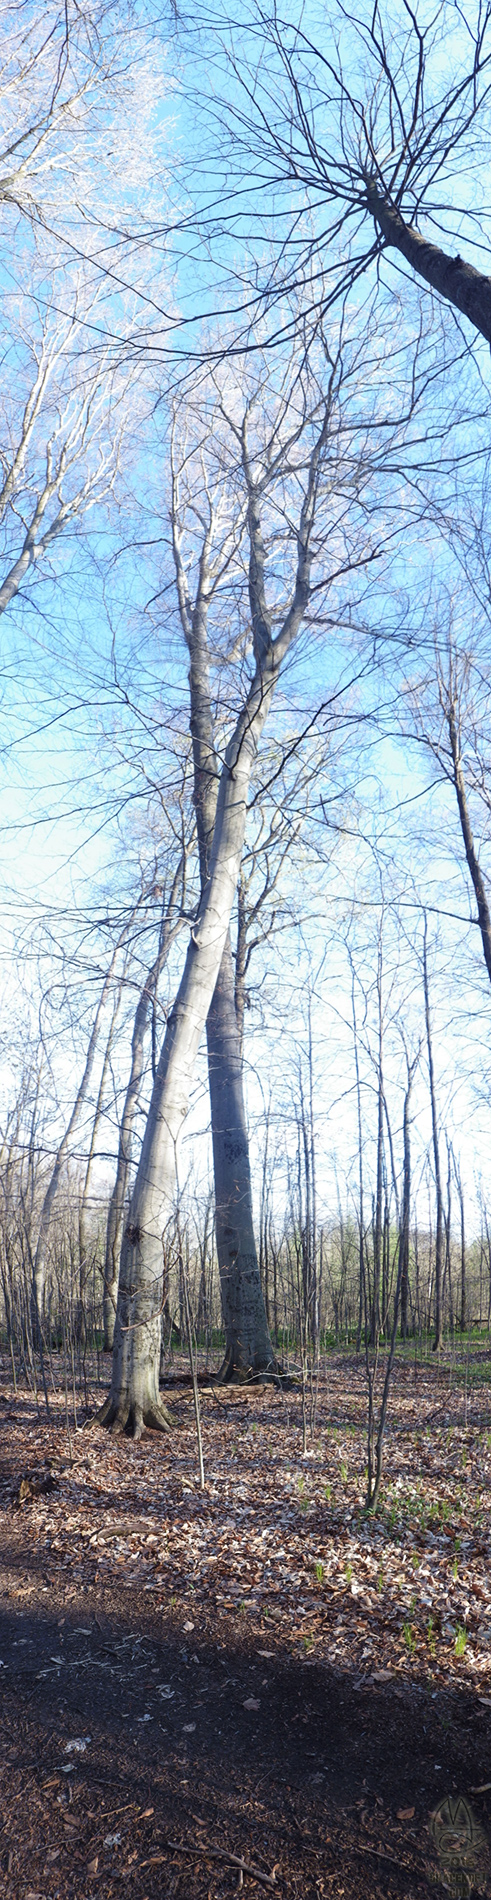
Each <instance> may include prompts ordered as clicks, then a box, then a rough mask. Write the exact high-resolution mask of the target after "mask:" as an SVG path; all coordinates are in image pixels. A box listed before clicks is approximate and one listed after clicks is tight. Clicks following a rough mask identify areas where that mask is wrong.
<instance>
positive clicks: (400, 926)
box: [0, 0, 491, 1433]
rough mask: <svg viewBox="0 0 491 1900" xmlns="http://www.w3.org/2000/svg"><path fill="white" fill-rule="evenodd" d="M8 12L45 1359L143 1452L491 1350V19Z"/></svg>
mask: <svg viewBox="0 0 491 1900" xmlns="http://www.w3.org/2000/svg"><path fill="white" fill-rule="evenodd" d="M3 14H4V29H5V49H6V59H5V68H4V76H3V80H2V88H3V91H2V96H3V100H4V120H5V132H4V153H3V161H2V162H3V173H4V176H3V182H2V217H3V232H4V247H3V262H2V275H3V288H4V302H3V319H2V321H3V334H4V360H5V363H6V365H7V367H8V374H7V375H6V377H5V379H4V394H3V397H2V412H1V455H2V489H1V495H0V509H1V524H2V536H3V556H2V560H3V568H2V581H1V587H0V608H1V612H2V616H3V619H2V628H3V630H4V636H5V641H4V670H3V684H4V696H3V719H4V729H5V741H4V746H3V762H4V769H5V787H6V789H5V813H6V816H5V823H4V829H3V839H4V854H5V873H4V882H5V891H6V899H7V902H6V907H5V912H6V922H5V927H4V939H3V943H4V949H3V954H4V971H5V979H4V1007H3V1022H2V1079H3V1082H4V1084H5V1088H4V1097H5V1107H4V1111H3V1117H2V1149H1V1182H0V1193H1V1200H0V1276H1V1301H2V1333H3V1341H4V1344H5V1346H6V1349H7V1352H8V1353H9V1354H10V1359H11V1365H12V1373H13V1376H14V1379H15V1378H17V1377H20V1376H21V1375H26V1376H27V1377H28V1379H29V1382H30V1383H31V1384H32V1383H33V1382H34V1385H35V1387H36V1389H37V1386H38V1384H39V1383H40V1382H41V1384H42V1383H43V1381H44V1380H45V1369H43V1368H44V1361H45V1359H46V1357H47V1359H48V1360H49V1357H50V1354H52V1352H53V1349H54V1348H56V1347H59V1346H60V1345H61V1344H62V1346H63V1353H64V1355H65V1361H66V1363H67V1364H68V1362H70V1365H71V1367H72V1373H74V1368H75V1365H76V1366H77V1368H78V1374H79V1373H80V1371H81V1367H82V1363H83V1360H84V1354H86V1353H87V1352H90V1353H91V1354H93V1352H94V1351H96V1352H97V1354H98V1355H100V1353H101V1351H102V1348H103V1347H105V1349H106V1351H110V1350H112V1348H113V1336H114V1329H115V1327H116V1347H115V1350H114V1351H113V1371H112V1386H111V1398H110V1405H109V1414H108V1417H109V1416H110V1422H111V1421H112V1423H113V1424H114V1425H115V1426H121V1427H122V1426H125V1427H127V1428H128V1429H132V1430H135V1431H136V1432H137V1433H138V1432H139V1431H140V1429H142V1426H143V1424H144V1423H153V1424H160V1425H162V1426H165V1424H166V1419H165V1408H164V1407H163V1406H162V1405H161V1402H160V1399H159V1371H160V1367H161V1355H162V1353H163V1355H164V1358H163V1359H162V1365H163V1364H164V1361H165V1355H166V1353H167V1352H168V1351H170V1350H171V1348H172V1342H173V1339H174V1338H176V1339H177V1340H178V1341H179V1342H182V1340H183V1339H185V1336H186V1327H187V1328H188V1331H189V1328H190V1329H191V1332H192V1333H193V1335H194V1336H195V1338H196V1341H197V1342H198V1345H199V1349H200V1352H201V1351H202V1350H204V1351H205V1353H209V1352H211V1351H212V1349H213V1351H215V1353H216V1354H218V1349H219V1347H222V1348H223V1352H222V1376H223V1377H224V1378H225V1379H233V1378H237V1379H238V1380H239V1381H243V1380H244V1379H247V1378H249V1377H253V1378H258V1377H261V1376H269V1375H271V1374H273V1375H275V1374H279V1373H281V1370H282V1369H284V1368H288V1367H289V1365H290V1362H291V1361H293V1360H296V1361H298V1360H299V1358H300V1361H301V1362H302V1365H308V1367H309V1369H310V1370H311V1369H312V1367H313V1366H314V1365H315V1363H316V1360H317V1358H318V1355H319V1352H320V1351H321V1350H322V1349H324V1347H325V1346H326V1345H327V1344H328V1343H330V1342H332V1343H334V1344H335V1346H338V1345H339V1344H341V1343H342V1344H353V1345H356V1347H357V1349H358V1350H360V1348H361V1347H362V1346H363V1345H365V1346H367V1348H369V1349H370V1350H371V1351H373V1350H375V1349H376V1348H377V1346H378V1344H380V1346H385V1345H386V1344H389V1345H390V1342H391V1340H392V1339H393V1338H394V1340H395V1339H396V1337H397V1338H401V1339H402V1340H404V1339H405V1338H407V1339H412V1340H413V1341H419V1342H420V1345H421V1346H422V1345H423V1342H424V1349H425V1351H426V1348H427V1347H428V1349H429V1348H430V1346H434V1347H435V1348H436V1350H437V1351H439V1350H440V1348H441V1346H442V1341H443V1338H444V1335H445V1334H447V1333H448V1334H449V1335H450V1336H451V1337H452V1338H453V1337H454V1335H455V1334H457V1333H460V1334H462V1335H465V1334H466V1333H467V1332H468V1333H469V1334H471V1333H472V1330H473V1329H476V1328H478V1329H480V1330H489V1318H490V1310H491V1290H490V1289H491V1252H490V1248H491V1240H490V1219H491V1214H490V1212H489V1207H488V1202H489V1195H488V1185H487V1167H486V1158H487V1152H488V1146H489V1063H488V1036H487V1029H488V1022H489V980H490V977H491V919H490V910H489V898H488V889H489V883H488V853H489V812H490V790H489V786H490V778H489V685H490V655H489V577H488V531H487V517H488V506H489V503H488V488H489V363H488V355H489V335H490V334H491V331H490V325H489V312H488V308H487V303H486V297H488V296H489V292H488V288H487V286H488V278H487V276H486V269H485V264H486V255H487V253H486V245H487V224H486V217H487V213H486V206H485V202H484V198H483V195H482V191H481V184H480V179H481V172H480V154H481V153H482V151H483V150H484V148H485V128H486V124H487V111H488V77H487V75H488V51H487V35H488V21H487V14H482V12H481V11H480V10H479V11H478V12H476V18H475V20H472V21H471V20H469V21H468V22H467V23H466V25H464V24H463V22H462V20H461V17H460V14H459V13H458V10H457V9H455V8H454V7H453V6H451V5H443V6H442V7H441V8H440V9H439V10H438V12H437V15H436V16H435V19H433V18H430V16H429V14H428V16H427V14H426V11H425V9H424V8H422V9H421V13H420V14H418V15H417V16H416V15H414V16H413V14H412V13H411V12H410V10H408V9H407V8H406V7H405V6H404V5H403V6H402V7H401V9H400V13H399V12H398V10H397V8H396V9H395V10H394V11H393V12H390V14H387V18H386V19H385V16H383V14H382V12H381V11H380V10H379V9H378V7H377V8H375V11H374V12H373V13H370V14H369V13H367V15H366V18H365V17H363V18H361V19H360V21H358V22H353V23H351V24H349V25H348V23H347V22H346V21H345V20H344V16H343V24H342V27H341V31H340V37H339V38H336V34H335V33H334V32H333V36H332V43H331V41H329V43H328V42H327V41H326V43H325V44H324V40H323V38H322V34H323V33H324V32H325V26H322V22H320V21H319V20H318V19H317V14H316V11H315V8H313V9H312V14H311V17H310V16H309V20H308V21H307V19H305V18H304V17H303V16H302V20H300V18H299V19H298V20H294V19H293V17H292V18H289V19H286V20H285V21H284V22H283V23H281V22H280V21H279V19H278V17H277V15H276V13H273V12H272V13H271V17H269V16H268V15H267V14H263V13H262V12H261V11H259V10H256V9H255V7H254V6H252V7H251V9H250V11H249V12H248V13H247V15H246V16H244V20H243V21H241V23H240V26H239V25H237V24H236V25H234V24H233V23H232V22H231V21H230V20H229V19H228V18H227V16H226V15H225V14H223V15H221V14H220V12H219V10H218V11H217V13H216V15H215V16H212V15H208V14H207V13H206V12H205V11H204V10H203V13H202V14H198V17H197V18H194V19H193V21H192V22H191V21H190V20H188V19H187V18H186V16H185V15H182V16H179V17H177V16H176V17H174V15H172V14H170V15H168V16H167V15H166V14H165V12H164V11H163V10H162V9H159V8H156V7H154V6H153V5H152V4H150V3H149V4H146V0H145V3H142V4H138V3H137V0H135V4H129V3H128V5H126V6H125V8H124V21H122V14H121V8H115V7H113V6H112V5H111V4H105V3H103V0H99V4H98V5H95V6H94V5H90V4H87V5H84V6H83V7H77V8H74V9H73V14H72V12H71V10H70V7H69V8H68V10H67V9H65V8H63V9H57V7H56V6H54V7H53V9H52V12H51V15H50V23H49V30H46V32H44V30H43V31H42V30H41V27H40V23H39V21H38V19H37V15H36V11H35V9H33V8H30V7H29V6H27V7H26V6H20V5H18V4H16V3H15V0H13V3H12V4H10V5H6V6H5V8H4V9H3ZM340 20H341V15H340ZM123 28H124V30H123ZM321 28H322V31H321ZM319 34H320V35H321V37H320V38H319ZM450 46H451V49H452V50H451V57H450V54H449V50H448V49H449V47H450ZM197 61H198V63H199V62H200V61H201V62H202V65H201V68H200V70H202V71H203V74H204V73H205V71H207V72H208V75H209V83H208V81H207V83H206V84H204V85H203V87H202V88H199V87H197V86H196V83H195V74H196V62H197ZM273 74H274V75H275V79H274V83H273V77H272V76H273ZM456 75H457V77H456ZM220 100H221V104H220V103H219V102H220ZM483 141H484V144H483ZM251 181H252V182H251ZM219 188H220V194H221V195H218V196H217V194H219ZM471 200H472V213H471V212H470V209H469V206H470V203H471ZM481 200H482V202H481ZM218 204H219V209H218V208H217V206H218ZM445 221H446V222H445ZM444 227H445V229H444ZM444 237H445V243H443V238H444ZM457 242H459V244H461V246H462V251H463V254H464V255H463V256H462V257H461V256H460V252H459V253H458V254H457V253H455V254H454V253H452V257H451V258H450V257H449V254H448V245H449V244H451V245H452V246H453V245H454V244H457ZM401 260H402V264H401ZM205 1041H206V1054H205ZM121 1261H122V1263H123V1264H122V1268H121V1274H120V1262H121ZM187 1301H189V1314H188V1319H186V1302H187ZM135 1302H136V1304H135ZM101 1363H103V1362H101ZM206 1363H208V1361H207V1362H206ZM105 1364H106V1366H107V1365H108V1364H109V1361H106V1362H105ZM78 1374H77V1376H78Z"/></svg>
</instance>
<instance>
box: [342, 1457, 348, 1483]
mask: <svg viewBox="0 0 491 1900" xmlns="http://www.w3.org/2000/svg"><path fill="white" fill-rule="evenodd" d="M347 1477H348V1466H347V1465H345V1464H344V1461H343V1464H342V1465H341V1481H342V1483H343V1484H346V1481H347Z"/></svg>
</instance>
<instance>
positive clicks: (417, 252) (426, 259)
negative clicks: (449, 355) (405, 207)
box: [365, 177, 491, 343]
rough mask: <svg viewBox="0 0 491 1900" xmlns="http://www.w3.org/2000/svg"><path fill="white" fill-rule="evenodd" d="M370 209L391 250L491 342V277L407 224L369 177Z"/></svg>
mask: <svg viewBox="0 0 491 1900" xmlns="http://www.w3.org/2000/svg"><path fill="white" fill-rule="evenodd" d="M365 183H366V193H367V202H368V209H369V211H370V212H371V215H372V218H373V219H374V221H375V224H377V225H378V227H379V230H380V231H381V232H382V236H383V238H384V240H385V244H386V245H388V246H389V247H390V248H391V249H394V250H396V251H399V252H400V254H401V256H402V257H405V258H406V262H407V263H408V264H410V265H411V267H412V269H413V270H414V271H416V272H417V275H418V277H422V278H423V279H424V282H425V283H426V284H430V285H431V289H432V290H437V291H438V293H439V295H440V297H444V298H445V299H446V301H447V302H448V303H451V304H453V305H454V306H455V309H456V310H461V311H462V315H463V316H464V317H468V319H469V323H472V324H473V326H474V329H476V330H479V331H480V333H481V336H483V337H485V338H486V342H487V343H491V278H489V277H488V276H486V274H485V272H484V271H479V270H475V268H474V265H473V264H466V262H465V259H464V258H463V257H459V256H455V255H454V256H453V257H450V256H449V254H448V252H447V251H442V250H441V249H440V245H439V244H431V243H429V242H428V239H427V238H424V237H422V236H421V232H420V231H417V230H416V229H415V226H414V225H412V224H406V223H405V220H404V218H403V217H401V213H400V211H399V209H398V207H397V205H394V204H392V203H391V200H390V198H388V197H384V196H383V194H382V193H381V192H380V190H379V189H378V186H377V185H376V183H375V181H374V179H372V178H369V177H367V178H366V180H365Z"/></svg>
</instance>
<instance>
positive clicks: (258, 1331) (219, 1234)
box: [206, 933, 274, 1380]
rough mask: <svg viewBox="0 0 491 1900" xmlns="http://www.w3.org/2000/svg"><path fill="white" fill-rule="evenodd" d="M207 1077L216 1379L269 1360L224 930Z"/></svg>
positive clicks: (260, 1368) (261, 1368) (268, 1365)
mask: <svg viewBox="0 0 491 1900" xmlns="http://www.w3.org/2000/svg"><path fill="white" fill-rule="evenodd" d="M206 1037H207V1045H208V1076H209V1084H210V1101H211V1126H212V1138H213V1166H214V1174H215V1225H216V1243H217V1255H218V1267H219V1273H220V1290H221V1297H222V1312H223V1321H224V1327H225V1341H226V1350H225V1360H224V1364H223V1367H222V1372H221V1378H222V1380H225V1379H231V1378H233V1377H236V1378H238V1379H239V1380H240V1379H244V1380H246V1379H248V1378H250V1377H251V1374H254V1373H261V1372H265V1371H267V1370H268V1369H272V1368H273V1367H274V1352H273V1348H272V1344H271V1340H270V1336H269V1330H268V1323H267V1319H266V1312H265V1307H264V1300H263V1294H262V1287H261V1281H260V1275H259V1265H258V1259H257V1251H256V1240H255V1234H254V1221H253V1212H252V1187H251V1170H250V1163H249V1137H248V1132H247V1122H246V1116H245V1106H244V1089H243V1069H242V1055H241V1049H240V1036H239V1027H238V1023H237V1014H236V1007H235V979H234V966H233V959H232V949H231V943H230V933H229V934H228V935H227V938H226V942H225V948H224V952H223V956H222V961H221V964H220V970H219V975H218V980H217V983H216V986H215V990H214V994H213V1000H212V1003H211V1007H210V1009H209V1011H208V1020H207V1024H206Z"/></svg>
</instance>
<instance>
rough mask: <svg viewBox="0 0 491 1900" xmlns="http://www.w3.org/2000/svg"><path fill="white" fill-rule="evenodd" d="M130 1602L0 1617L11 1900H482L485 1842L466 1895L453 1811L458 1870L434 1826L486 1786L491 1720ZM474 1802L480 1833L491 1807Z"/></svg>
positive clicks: (478, 1711) (247, 1635)
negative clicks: (311, 1899) (477, 1897)
mask: <svg viewBox="0 0 491 1900" xmlns="http://www.w3.org/2000/svg"><path fill="white" fill-rule="evenodd" d="M4 1554H5V1557H6V1561H7V1563H8V1562H9V1561H10V1565H11V1573H12V1558H13V1552H12V1556H11V1557H10V1559H9V1553H8V1551H7V1552H5V1553H4ZM42 1575H43V1567H42V1563H40V1567H39V1588H40V1589H41V1588H42V1587H43V1585H42V1583H41V1577H42ZM33 1577H35V1564H34V1561H32V1562H31V1578H33ZM44 1589H45V1590H46V1585H44ZM121 1596H122V1600H121V1597H120V1598H119V1599H116V1598H115V1597H114V1595H112V1596H111V1595H110V1593H108V1594H107V1595H106V1596H103V1598H102V1601H101V1593H100V1591H99V1593H98V1597H97V1612H96V1614H94V1610H93V1608H92V1607H91V1600H90V1599H91V1592H90V1590H87V1591H85V1592H83V1593H82V1592H81V1593H80V1597H79V1599H78V1601H77V1603H76V1605H75V1607H74V1606H73V1604H72V1605H71V1606H70V1614H67V1613H64V1612H63V1607H62V1604H61V1603H60V1605H59V1607H58V1606H57V1604H56V1603H55V1602H54V1601H53V1600H52V1598H51V1596H49V1600H47V1601H46V1607H45V1608H44V1607H42V1606H40V1604H39V1602H38V1603H37V1604H36V1606H35V1607H34V1606H33V1607H32V1608H31V1607H30V1608H29V1609H26V1610H25V1611H22V1610H19V1608H18V1606H17V1605H16V1603H15V1600H14V1599H13V1598H12V1597H9V1599H8V1601H5V1599H3V1600H2V1602H1V1604H0V1657H1V1659H2V1668H1V1670H0V1680H1V1685H2V1726H1V1748H2V1755H3V1766H4V1777H3V1815H2V1822H3V1835H2V1848H1V1856H0V1864H1V1866H2V1869H3V1892H4V1894H5V1896H6V1900H65V1896H69V1895H74V1896H76V1900H84V1897H85V1895H90V1896H92V1895H94V1896H96V1895H99V1896H101V1900H102V1897H103V1900H109V1896H111V1895H115V1894H116V1893H117V1892H118V1891H120V1890H121V1887H122V1885H123V1888H124V1890H126V1891H127V1892H128V1895H129V1896H133V1895H134V1896H135V1900H154V1896H157V1895H159V1896H165V1900H167V1896H182V1900H184V1896H189V1900H201V1896H203V1900H204V1897H205V1896H206V1900H215V1897H216V1900H220V1897H221V1896H223V1900H228V1896H229V1895H230V1896H231V1895H232V1894H233V1893H235V1892H236V1891H237V1889H238V1885H239V1884H240V1883H241V1882H243V1885H244V1891H246V1890H247V1891H249V1892H250V1893H251V1894H252V1893H254V1892H257V1893H258V1894H259V1893H261V1892H263V1893H265V1892H266V1891H267V1890H268V1889H269V1890H271V1886H270V1883H271V1881H272V1880H274V1890H275V1891H277V1892H278V1894H279V1895H298V1896H300V1895H301V1896H302V1900H304V1896H311V1895H312V1896H314V1895H316V1896H321V1897H322V1896H323V1895H324V1894H326V1895H331V1894H332V1895H334V1896H338V1895H339V1896H341V1895H344V1897H345V1900H351V1896H353V1900H355V1896H357V1897H358V1896H361V1895H364V1896H371V1895H373V1896H375V1895H377V1896H379V1895H384V1896H390V1895H400V1896H402V1895H404V1896H406V1897H408V1896H411V1895H412V1894H414V1895H417V1894H418V1895H419V1894H422V1893H428V1892H431V1890H432V1889H433V1891H434V1892H437V1891H438V1890H439V1891H440V1892H441V1893H443V1891H444V1888H445V1886H446V1890H447V1891H450V1892H452V1893H458V1892H462V1893H467V1894H469V1893H470V1892H472V1891H474V1890H476V1891H477V1890H479V1891H481V1892H484V1891H488V1887H487V1885H486V1880H487V1861H486V1841H485V1835H484V1836H483V1839H482V1840H481V1842H480V1848H479V1853H478V1854H477V1859H475V1861H474V1863H473V1865H472V1867H470V1864H469V1865H468V1870H467V1873H466V1874H465V1880H464V1875H460V1874H459V1861H458V1853H459V1849H458V1843H457V1847H456V1848H455V1852H454V1851H453V1849H452V1846H451V1844H450V1860H449V1859H448V1833H449V1826H450V1833H451V1831H452V1829H451V1821H452V1813H453V1810H451V1814H450V1823H448V1814H447V1823H448V1825H447V1831H446V1836H445V1839H446V1847H447V1864H446V1865H444V1864H443V1862H442V1861H441V1858H440V1859H439V1858H438V1841H439V1839H440V1836H438V1829H437V1830H436V1832H435V1827H433V1831H431V1825H430V1817H431V1814H432V1812H433V1811H434V1810H435V1808H437V1807H438V1806H439V1805H440V1804H441V1803H442V1800H443V1799H444V1798H446V1799H447V1801H450V1802H452V1801H453V1802H454V1804H455V1802H456V1800H457V1798H458V1797H465V1798H466V1799H467V1800H468V1798H469V1793H470V1791H471V1790H472V1789H473V1788H475V1787H476V1786H477V1784H479V1783H481V1784H482V1783H484V1782H485V1781H486V1779H487V1776H486V1773H485V1770H486V1766H487V1762H488V1760H489V1754H488V1746H487V1740H488V1739H489V1720H490V1714H491V1710H489V1709H488V1708H487V1707H483V1706H480V1705H478V1703H477V1700H476V1698H475V1697H473V1696H472V1695H471V1694H469V1695H466V1694H464V1693H462V1692H459V1693H455V1694H453V1695H450V1694H446V1695H444V1694H436V1695H434V1694H433V1695H432V1694H431V1692H430V1691H428V1692H427V1691H425V1690H423V1689H421V1687H420V1686H416V1685H409V1686H401V1687H399V1686H396V1685H394V1683H393V1682H388V1683H386V1684H385V1683H381V1684H380V1685H375V1684H373V1683H372V1684H370V1685H368V1684H367V1683H365V1684H362V1685H360V1686H357V1684H356V1679H354V1678H352V1677H351V1676H350V1675H349V1673H348V1672H347V1671H344V1672H341V1671H339V1672H338V1673H335V1672H334V1671H333V1670H332V1669H330V1668H329V1666H328V1665H326V1664H322V1663H320V1662H319V1661H312V1660H309V1659H306V1660H305V1661H301V1660H300V1659H298V1658H295V1657H293V1656H289V1655H288V1654H287V1653H286V1652H285V1654H284V1655H282V1652H281V1650H279V1649H278V1647H276V1649H275V1652H274V1655H271V1654H268V1653H267V1642H266V1640H265V1639H264V1637H263V1636H258V1635H257V1634H253V1632H251V1630H250V1629H247V1630H244V1633H243V1634H242V1631H241V1630H239V1629H238V1628H237V1625H236V1624H235V1625H234V1623H233V1622H231V1623H230V1628H229V1629H227V1627H226V1626H225V1627H224V1619H223V1618H222V1619H221V1621H220V1625H219V1626H218V1625H217V1627H216V1628H215V1629H214V1628H213V1625H212V1623H210V1622H209V1623H208V1625H206V1624H205V1623H204V1622H203V1620H202V1621H201V1623H200V1624H198V1622H196V1623H195V1624H194V1625H193V1627H191V1628H189V1630H188V1632H187V1634H185V1635H183V1632H182V1625H181V1627H180V1629H176V1628H175V1627H173V1625H172V1617H169V1615H167V1617H166V1616H164V1615H160V1614H159V1613H158V1612H157V1611H156V1610H154V1609H152V1606H151V1605H148V1603H145V1604H144V1605H142V1602H141V1598H140V1599H139V1596H138V1592H137V1591H135V1592H134V1593H133V1592H131V1593H130V1592H129V1591H128V1592H125V1593H124V1595H123V1593H121ZM471 1801H472V1802H473V1804H474V1807H475V1809H476V1811H477V1815H478V1821H477V1826H478V1828H479V1827H481V1828H484V1829H485V1826H486V1806H487V1804H488V1803H489V1793H487V1792H486V1793H483V1794H481V1795H474V1794H471ZM471 1811H472V1810H471ZM462 1825H463V1823H462V1815H461V1817H460V1827H461V1831H462ZM456 1826H457V1831H458V1823H456ZM211 1850H213V1852H212V1851H211ZM452 1852H453V1860H452ZM227 1856H232V1857H233V1856H235V1857H236V1860H235V1861H234V1860H233V1858H231V1859H228V1858H227ZM237 1861H239V1862H240V1861H242V1862H244V1863H246V1867H245V1868H242V1869H241V1868H240V1866H238V1865H237ZM461 1861H462V1853H461ZM251 1867H253V1869H254V1872H253V1873H252V1872H249V1871H248V1869H249V1868H251ZM261 1874H262V1875H263V1876H266V1879H265V1880H261V1878H260V1875H261ZM459 1879H460V1886H459V1884H458V1883H459ZM469 1880H470V1885H469ZM462 1881H464V1884H462ZM473 1881H474V1882H475V1887H474V1886H473V1885H472V1882H473ZM442 1882H443V1884H442ZM465 1882H467V1884H465ZM452 1883H453V1884H452Z"/></svg>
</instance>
